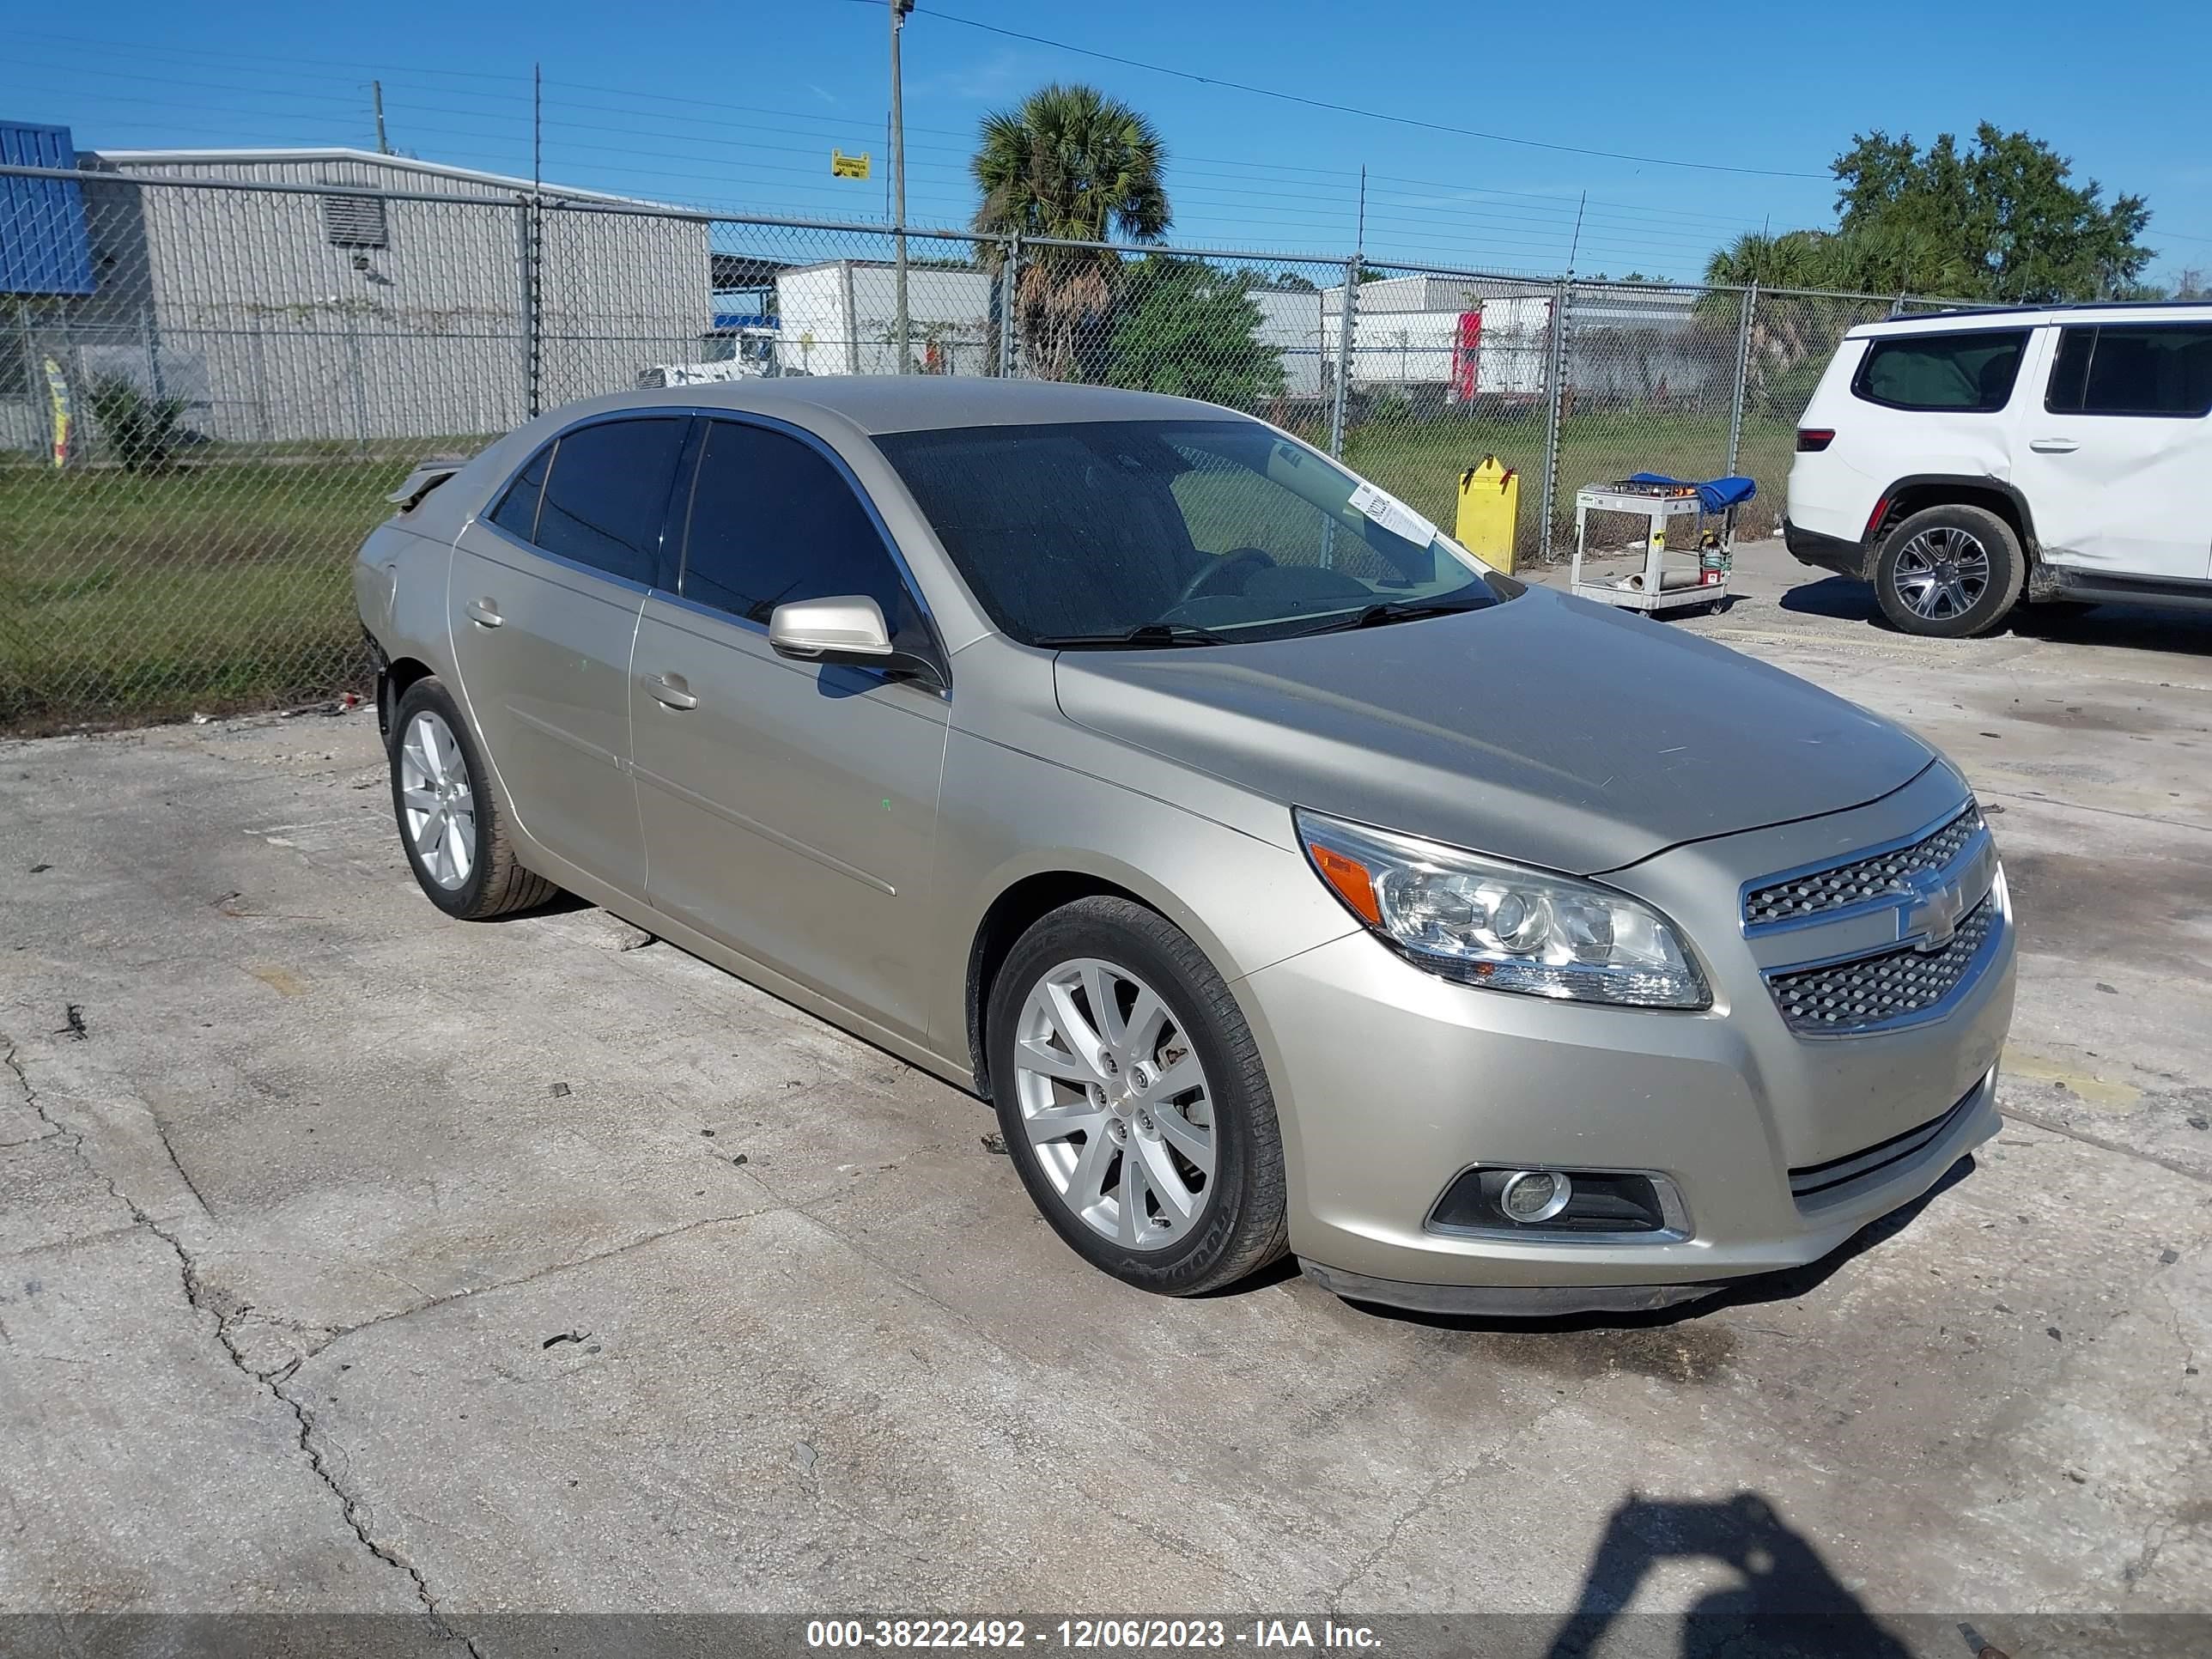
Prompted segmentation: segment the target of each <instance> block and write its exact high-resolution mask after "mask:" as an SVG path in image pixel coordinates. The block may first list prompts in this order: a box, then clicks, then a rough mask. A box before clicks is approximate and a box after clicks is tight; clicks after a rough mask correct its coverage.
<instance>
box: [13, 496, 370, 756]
mask: <svg viewBox="0 0 2212 1659" xmlns="http://www.w3.org/2000/svg"><path fill="white" fill-rule="evenodd" d="M405 467H406V463H404V462H399V461H392V460H381V459H375V460H338V459H326V458H312V459H311V458H301V459H295V460H286V459H264V460H258V461H253V462H245V463H223V462H218V461H206V460H197V459H196V460H195V461H193V462H191V463H188V464H185V465H179V466H177V467H175V468H173V469H171V470H168V471H149V472H141V473H131V472H125V471H120V470H117V469H110V468H87V469H84V470H82V471H67V472H56V471H51V470H49V469H46V468H41V467H37V466H33V465H4V466H0V730H10V731H34V730H43V729H51V728H52V727H53V726H58V725H60V724H64V723H66V722H72V721H94V722H103V721H105V722H116V721H132V720H159V719H162V718H166V717H170V716H175V715H181V714H188V713H191V712H192V711H194V710H207V711H210V712H214V711H216V710H218V709H225V708H242V707H254V706H260V707H267V706H270V705H272V704H276V703H280V702H298V701H301V700H302V699H304V698H307V697H312V696H329V695H331V693H333V692H335V691H337V690H341V689H343V688H345V687H348V686H351V685H355V684H358V683H359V681H360V678H361V676H362V668H363V665H364V661H365V658H364V655H363V653H362V647H361V630H360V625H359V624H358V623H356V621H355V619H354V606H353V595H352V589H351V580H352V579H351V572H350V568H349V567H350V562H351V560H352V557H353V554H354V550H355V549H356V548H357V547H358V546H359V545H360V544H361V541H362V537H364V536H365V535H367V534H368V531H369V530H370V528H371V527H372V526H374V525H376V524H378V523H379V522H380V521H381V520H383V519H384V517H385V516H386V514H387V513H389V512H390V511H391V508H390V507H389V506H388V505H387V504H386V502H385V501H384V499H383V496H384V493H385V492H386V490H388V489H391V488H392V486H393V485H394V484H395V483H397V482H398V478H399V477H400V476H401V474H402V473H404V471H405Z"/></svg>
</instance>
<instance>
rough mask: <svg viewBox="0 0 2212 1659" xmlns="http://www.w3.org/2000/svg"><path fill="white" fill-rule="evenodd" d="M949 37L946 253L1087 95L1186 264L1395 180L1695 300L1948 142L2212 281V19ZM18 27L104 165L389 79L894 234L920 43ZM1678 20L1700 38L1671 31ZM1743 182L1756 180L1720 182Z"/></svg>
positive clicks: (687, 25) (162, 9)
mask: <svg viewBox="0 0 2212 1659" xmlns="http://www.w3.org/2000/svg"><path fill="white" fill-rule="evenodd" d="M923 8H924V9H921V10H920V11H918V12H917V13H915V15H914V17H913V18H912V20H911V21H910V22H909V24H908V29H907V34H906V52H905V58H906V115H907V127H908V152H909V158H910V159H909V172H908V212H909V216H910V218H911V219H913V220H914V221H915V222H917V223H921V222H932V223H958V222H962V221H963V220H964V218H965V216H966V215H967V213H968V211H969V209H970V208H971V207H972V204H973V193H972V191H970V189H969V186H968V184H967V181H966V177H965V172H964V161H965V158H966V155H967V154H968V150H969V141H970V137H971V135H972V134H973V132H974V130H975V124H976V121H977V119H978V118H979V117H980V116H981V114H982V113H983V112H985V111H986V110H987V109H990V108H993V107H996V106H1003V105H1006V104H1009V103H1012V102H1013V101H1015V100H1018V98H1019V97H1020V95H1021V94H1023V93H1024V92H1026V91H1028V90H1029V89H1030V88H1033V87H1035V86H1036V85H1038V84H1040V83H1042V82H1046V81H1048V80H1052V79H1054V78H1082V79H1086V80H1089V81H1091V82H1095V83H1096V84H1097V85H1099V86H1102V87H1103V88H1106V89H1107V90H1108V91H1109V92H1111V93H1113V94H1115V95H1117V96H1120V97H1122V98H1124V99H1127V100H1128V101H1130V102H1132V103H1133V104H1135V105H1136V106H1138V107H1139V108H1141V109H1143V110H1145V111H1146V112H1147V113H1149V114H1150V115H1152V118H1154V120H1155V121H1156V122H1157V123H1158V125H1159V127H1160V129H1161V131H1162V132H1163V133H1164V137H1165V138H1166V141H1167V145H1168V151H1169V155H1170V167H1169V173H1168V185H1169V192H1170V198H1171V200H1172V203H1173V204H1174V207H1175V212H1176V235H1177V237H1178V238H1179V239H1182V240H1187V241H1191V242H1198V243H1203V244H1205V245H1206V246H1226V247H1238V248H1255V249H1263V250H1273V251H1289V250H1293V249H1298V250H1305V249H1310V250H1316V251H1322V252H1338V251H1341V250H1344V249H1346V248H1348V247H1349V246H1350V245H1351V242H1352V236H1353V234H1354V226H1355V217H1356V213H1357V200H1358V171H1359V169H1360V168H1361V167H1363V166H1364V167H1366V168H1367V169H1368V170H1369V175H1370V178H1369V185H1368V205H1367V220H1366V238H1365V242H1366V246H1367V247H1368V248H1369V250H1370V252H1374V253H1376V254H1377V255H1380V256H1384V257H1387V256H1389V255H1391V254H1395V255H1397V256H1399V257H1401V258H1417V259H1427V260H1432V261H1437V262H1443V263H1450V264H1459V265H1465V266H1469V267H1474V268H1481V269H1493V270H1532V271H1541V272H1547V273H1548V272H1552V271H1554V270H1559V269H1560V268H1562V267H1563V266H1564V265H1565V264H1566V262H1567V258H1568V254H1569V252H1570V249H1571V248H1572V250H1573V252H1574V256H1575V258H1574V263H1575V265H1576V267H1577V269H1578V270H1583V271H1599V270H1603V271H1607V272H1609V273H1611V274H1613V275H1620V274H1623V273H1625V272H1627V271H1629V270H1640V271H1643V272H1645V273H1647V274H1650V275H1656V276H1676V277H1680V276H1694V275H1695V274H1696V272H1697V270H1698V269H1699V267H1700V266H1701V264H1703V260H1704V257H1705V252H1706V251H1707V250H1708V249H1710V248H1711V246H1713V245H1714V244H1715V243H1716V242H1717V241H1719V240H1725V239H1727V238H1728V237H1729V236H1731V235H1733V234H1735V233H1737V232H1739V231H1741V230H1745V229H1757V228H1759V227H1761V226H1762V225H1771V227H1773V228H1777V229H1780V228H1787V227H1790V226H1796V225H1817V224H1823V223H1826V222H1830V219H1831V216H1832V202H1833V193H1834V192H1833V189H1832V185H1831V184H1830V183H1829V182H1828V180H1827V179H1826V166H1827V163H1828V162H1829V161H1830V160H1831V159H1832V157H1833V155H1835V154H1836V152H1837V151H1838V150H1839V149H1843V148H1844V147H1845V146H1846V145H1847V144H1848V143H1850V137H1851V135H1852V134H1853V132H1855V131H1867V130H1869V129H1873V128H1876V127H1881V128H1886V129H1887V130H1889V131H1892V132H1898V131H1909V132H1911V134H1913V135H1914V136H1915V137H1920V138H1923V139H1926V138H1932V137H1934V136H1935V135H1936V133H1937V132H1938V131H1946V130H1949V131H1958V132H1960V133H1961V134H1962V135H1963V134H1965V133H1967V132H1970V131H1972V127H1973V125H1974V124H1975V123H1976V122H1977V121H1978V120H1982V119H1988V120H1991V121H1994V122H1996V123H1997V124H1998V125H2002V126H2005V127H2008V128H2010V127H2024V128H2026V129H2027V130H2028V131H2031V132H2033V133H2035V134H2037V135H2038V136H2039V137H2045V138H2047V139H2049V140H2050V141H2051V143H2053V144H2054V145H2056V146H2057V148H2058V149H2059V150H2060V151H2061V152H2062V153H2063V154H2065V155H2070V156H2071V157H2073V159H2074V161H2075V168H2076V173H2077V175H2079V176H2085V177H2093V178H2095V179H2100V181H2102V182H2103V184H2104V185H2105V186H2106V191H2107V194H2108V195H2109V194H2111V193H2112V192H2113V191H2118V190H2122V189H2125V190H2132V191H2137V192H2139V193H2141V194H2143V195H2145V196H2147V197H2148V198H2149V200H2150V204H2151V206H2152V208H2153V210H2154V218H2153V221H2152V224H2151V229H2150V233H2149V234H2148V237H2147V239H2146V240H2148V242H2149V243H2150V244H2151V245H2152V246H2154V247H2156V248H2158V249H2159V250H2160V255H2159V258H2158V259H2157V261H2156V263H2155V264H2154V268H2153V274H2154V276H2161V277H2164V278H2166V279H2169V280H2170V279H2171V277H2172V275H2173V274H2174V272H2176V271H2177V270H2179V269H2181V268H2182V267H2185V266H2194V267H2200V268H2201V267H2212V149H2208V148H2207V147H2206V145H2205V144H2204V143H2203V141H2202V133H2203V74H2204V64H2206V62H2207V61H2208V53H2212V8H2208V7H2206V6H2204V5H2203V3H2202V0H2195V3H2189V0H2147V3H2136V4H2124V5H2121V6H2118V7H2110V8H2105V9H2100V10H2096V11H2093V12H2090V13H2084V12H2083V11H2082V10H2081V9H2080V8H2079V7H2078V6H2069V7H2063V8H2062V7H2060V6H2057V5H2053V4H2044V3H2036V0H2027V3H2017V4H2014V5H2012V6H2009V7H2008V8H2005V9H2002V12H1996V13H1993V12H1990V10H1988V9H1984V8H1964V7H1959V8H1951V7H1941V6H1935V5H1930V4H1928V3H1925V0H1922V3H1917V4H1912V5H1902V4H1892V3H1887V0H1857V3H1854V4H1852V5H1850V6H1819V5H1813V6H1804V5H1796V6H1792V5H1787V4H1775V3H1771V0H1770V3H1764V4H1758V5H1747V4H1733V3H1732V4H1718V5H1704V6H1699V7H1674V8H1663V9H1662V8H1655V7H1653V6H1651V5H1650V4H1648V3H1646V4H1642V5H1625V4H1614V3H1611V0H1583V3H1579V4H1577V5H1576V6H1573V7H1571V8H1570V7H1554V6H1546V5H1541V4H1534V5H1523V6H1514V7H1484V8H1476V7H1473V6H1470V5H1467V4H1465V3H1459V4H1451V5H1446V4H1443V3H1431V0H1418V3H1402V4H1395V5H1394V4H1377V3H1370V4H1367V5H1364V6H1360V5H1352V4H1346V3H1344V0H1331V3H1321V0H1272V3H1261V0H1212V3H1210V4H1201V3H1192V0H1119V3H1116V4H1114V5H1111V6H1103V7H1102V6H1080V7H1079V6H1074V5H1068V4H1059V5H1053V4H1039V3H1036V0H946V6H945V11H944V12H943V13H939V14H936V15H933V13H932V10H931V9H929V0H923ZM17 15H19V16H22V17H24V19H25V21H24V23H23V26H22V27H20V28H18V27H14V26H11V27H10V30H9V34H10V40H11V47H10V52H9V55H8V56H7V58H5V59H0V117H7V118H15V119H27V120H47V121H57V122H63V123H66V124H67V125H70V126H71V127H72V128H73V129H74V130H75V133H76V141H77V143H79V144H80V145H81V146H84V147H97V148H112V149H126V148H150V147H171V146H206V147H232V146H242V145H329V144H349V145H358V146H363V147H367V146H369V145H371V144H372V143H373V142H374V128H373V126H372V124H371V120H370V115H369V94H368V82H369V81H370V79H371V78H372V77H379V78H380V79H381V80H382V81H383V82H384V90H385V101H386V118H387V123H388V127H389V131H390V136H391V139H392V143H393V144H394V145H395V146H396V147H398V148H400V149H405V150H407V151H409V152H410V153H413V154H416V155H421V156H422V157H423V158H424V159H426V160H432V161H450V162H454V163H457V164H459V165H463V166H473V167H489V168H494V169H497V170H501V171H507V172H519V173H527V172H528V171H529V167H530V101H529V94H530V80H529V76H530V73H531V66H532V62H533V61H536V62H538V63H542V64H543V65H544V77H545V176H546V177H547V178H548V179H552V180H557V181H560V182H564V183H570V184H576V185H592V186H596V187H599V188H602V189H611V190H618V191H625V192H628V193H631V194H635V195H640V196H647V197H655V198H658V199H663V200H669V201H680V202H684V203H702V204H714V205H716V206H720V207H735V208H744V209H750V210H759V211H769V212H789V213H795V214H804V215H810V216H838V217H845V216H866V217H878V216H881V215H882V214H883V213H884V205H885V204H884V168H883V163H884V160H885V155H884V113H885V106H886V97H885V79H886V56H887V54H886V49H885V40H884V36H885V30H886V17H885V13H884V9H883V7H882V6H881V5H880V4H878V3H868V0H778V3H776V4H775V5H763V4H758V3H752V4H745V3H739V4H735V5H732V4H728V3H723V4H718V5H712V6H709V5H703V4H701V5H692V4H662V5H659V6H657V7H653V8H651V9H647V8H644V7H640V6H635V5H630V6H610V5H605V4H589V5H586V4H577V3H573V0H537V3H532V4H528V5H523V4H517V3H512V0H490V3H476V4H471V5H460V4H455V3H452V0H447V3H444V4H437V5H432V4H427V3H423V0H384V3H382V4H380V5H378V6H376V7H374V8H352V7H331V6H312V7H311V6H301V5H297V4H293V5H276V4H270V3H265V0H247V3H233V4H229V5H227V6H224V7H221V8H216V7H202V8H189V9H187V8H179V7H176V6H174V5H172V4H167V3H161V4H156V3H152V0H110V3H108V4H106V5H105V6H102V7H100V8H97V9H94V10H92V11H88V12H86V13H83V14H75V13H72V12H70V11H69V10H66V9H60V8H49V9H42V10H41V11H40V13H39V14H38V15H37V16H35V17H29V16H27V15H25V14H24V13H21V12H19V13H18V14H17ZM1662 15H1663V16H1665V17H1667V18H1668V19H1669V20H1670V24H1669V26H1668V27H1663V28H1662V27H1655V24H1656V21H1658V19H1660V18H1661V17H1662ZM80 17H81V18H82V21H77V20H78V18H80ZM956 17H957V18H963V19H968V20H971V23H973V22H980V23H985V24H994V25H997V26H999V27H1001V28H1005V29H1010V30H1014V31H1018V32H1020V33H1028V34H1034V35H1042V36H1047V37H1050V38H1051V39H1053V40H1059V41H1064V42H1068V43H1071V44H1073V45H1077V46H1090V47H1093V48H1097V49H1099V50H1103V51H1107V52H1114V53H1116V54H1118V55H1120V56H1122V57H1126V58H1135V59H1141V60H1144V61H1145V62H1147V63H1151V64H1165V65H1170V66H1173V67H1176V68H1180V69H1183V70H1189V71H1192V72H1194V73H1196V74H1200V75H1206V76H1214V77H1218V78H1220V79H1231V80H1236V81H1240V82H1247V83H1250V84H1253V85H1258V86H1265V87H1273V88H1281V89H1284V90H1286V91H1291V92H1295V93H1298V94H1303V95H1304V96H1308V97H1312V98H1317V99H1321V100H1328V101H1331V102H1337V103H1343V104H1349V105H1355V106H1361V107H1364V108H1367V109H1371V110H1376V111H1384V112H1391V113H1395V114H1399V115H1403V116H1408V117H1412V118H1416V119H1419V120H1425V121H1430V122H1434V123H1437V124H1439V125H1445V126H1451V127H1463V128H1468V129H1475V130H1480V131H1484V132H1487V133H1492V134H1497V135H1502V136H1505V137H1518V138H1523V139H1527V140H1531V141H1535V142H1536V143H1544V144H1553V145H1561V146H1571V147H1574V148H1575V149H1587V150H1601V151H1613V152H1617V153H1620V154H1623V155H1639V156H1644V157H1649V158H1654V159H1653V160H1651V161H1641V162H1638V161H1620V160H1611V159H1607V158H1605V157H1602V156H1598V155H1583V154H1576V153H1572V152H1571V150H1569V149H1542V148H1536V147H1534V144H1517V143H1503V142H1498V141H1497V140H1494V139H1485V138H1477V137H1463V136H1459V135H1456V134H1454V133H1449V132H1439V131H1425V130H1422V129H1419V128H1416V127H1413V126H1408V125H1400V124H1395V123H1391V122H1387V121H1382V120H1376V119H1370V118H1362V117H1359V116H1356V115H1351V114H1338V113H1333V112H1326V111H1322V110H1316V109H1313V108H1309V107H1304V106H1297V105H1294V104H1289V103H1285V102H1282V101H1279V100H1273V99H1267V98H1262V97H1257V96H1253V95H1250V94H1246V93H1242V92H1237V91H1233V90H1229V89H1226V88H1222V87H1220V86H1218V85H1201V84H1197V83H1194V82H1191V81H1189V80H1186V79H1180V78H1176V77H1175V76H1166V75H1161V74H1158V73H1153V72H1151V71H1149V70H1144V69H1139V68H1135V67H1130V66H1127V65H1122V64H1112V63H1105V62H1101V61H1099V60H1097V59H1096V58H1085V57H1081V56H1078V55H1075V54H1073V53H1071V52H1066V51H1063V50H1060V49H1057V48H1055V47H1053V46H1044V45H1039V44H1036V43H1034V42H1032V41H1028V40H1018V39H1012V38H1009V37H1007V36H1006V35H1002V34H996V33H990V32H988V31H987V30H985V29H981V28H978V27H972V26H970V24H963V23H962V22H958V21H954V19H955V18H956ZM2092 24H2093V30H2092V29H2091V28H2090V27H2089V26H2090V25H2092ZM2177 133H2185V134H2187V135H2189V137H2188V138H2187V140H2186V141H2185V142H2179V143H2178V142H2176V139H2175V134H2177ZM833 147H836V148H841V149H845V150H847V151H848V152H852V151H859V150H866V151H868V152H871V153H872V155H873V156H874V158H875V161H876V165H877V169H878V170H877V174H876V177H875V178H874V179H871V180H870V181H869V182H867V183H865V184H861V183H852V182H844V181H839V180H835V179H832V178H831V177H830V176H829V152H830V150H831V149H832V148H833ZM1660 161H1691V162H1700V163H1705V164H1708V165H1707V167H1705V168H1698V167H1674V166H1665V165H1660V164H1658V163H1659V162H1660ZM1723 167H1733V168H1741V169H1755V170H1756V171H1743V172H1727V171H1718V170H1711V169H1714V168H1723ZM1793 174H1794V175H1801V176H1773V175H1793ZM1803 175H1810V176H1803ZM1585 193H1587V197H1588V204H1587V206H1586V207H1583V206H1582V205H1581V198H1582V197H1583V196H1584V195H1585ZM1578 212H1579V216H1580V229H1579V233H1577V228H1576V225H1577V214H1578Z"/></svg>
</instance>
